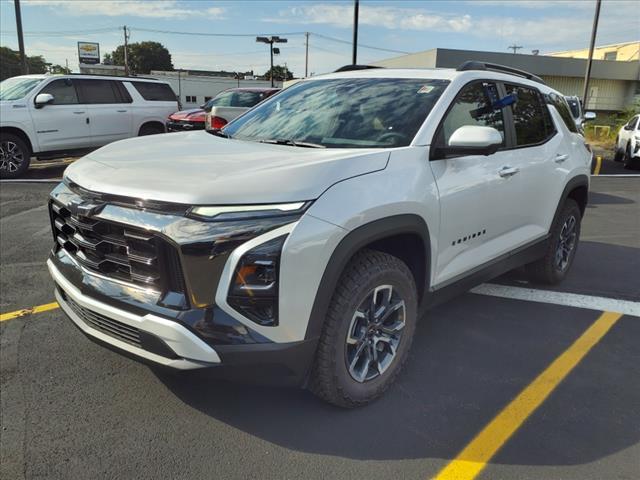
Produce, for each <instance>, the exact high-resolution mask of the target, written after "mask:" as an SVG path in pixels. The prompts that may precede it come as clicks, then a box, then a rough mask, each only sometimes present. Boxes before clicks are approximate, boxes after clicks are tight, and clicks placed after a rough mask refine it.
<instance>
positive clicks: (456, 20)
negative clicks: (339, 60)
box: [263, 3, 471, 32]
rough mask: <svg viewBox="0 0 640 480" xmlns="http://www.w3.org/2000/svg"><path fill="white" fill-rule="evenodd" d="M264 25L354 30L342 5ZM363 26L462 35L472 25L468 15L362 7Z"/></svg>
mask: <svg viewBox="0 0 640 480" xmlns="http://www.w3.org/2000/svg"><path fill="white" fill-rule="evenodd" d="M263 21H265V22H273V23H302V24H325V25H333V26H336V27H343V28H351V26H352V25H353V6H351V5H339V4H328V3H327V4H323V3H320V4H315V5H305V6H301V7H291V8H288V9H285V10H281V11H280V12H279V14H278V16H276V17H269V18H264V19H263ZM359 22H360V25H369V26H375V27H384V28H388V29H397V28H401V29H405V30H436V31H451V32H460V31H466V30H468V29H469V27H470V25H471V17H470V16H469V15H458V14H455V15H453V14H452V15H443V14H441V13H434V12H431V11H428V10H424V9H415V8H400V7H387V6H371V5H361V6H360V13H359Z"/></svg>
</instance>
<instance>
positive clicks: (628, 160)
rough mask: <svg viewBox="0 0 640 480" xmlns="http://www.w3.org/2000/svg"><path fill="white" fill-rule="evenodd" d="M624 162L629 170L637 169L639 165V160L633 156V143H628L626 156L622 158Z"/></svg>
mask: <svg viewBox="0 0 640 480" xmlns="http://www.w3.org/2000/svg"><path fill="white" fill-rule="evenodd" d="M622 161H623V162H624V163H623V164H624V168H626V169H628V170H635V169H636V168H637V167H638V163H640V162H638V161H637V160H635V159H634V158H633V156H632V155H631V143H628V144H627V148H626V149H625V151H624V157H623V160H622Z"/></svg>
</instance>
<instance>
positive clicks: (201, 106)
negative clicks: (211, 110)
mask: <svg viewBox="0 0 640 480" xmlns="http://www.w3.org/2000/svg"><path fill="white" fill-rule="evenodd" d="M205 105H206V103H203V104H202V105H200V106H199V107H198V108H201V109H204V107H205Z"/></svg>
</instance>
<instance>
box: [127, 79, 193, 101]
mask: <svg viewBox="0 0 640 480" xmlns="http://www.w3.org/2000/svg"><path fill="white" fill-rule="evenodd" d="M131 85H133V87H134V88H135V89H136V90H137V91H138V93H139V94H140V95H142V98H144V99H145V100H148V101H152V102H175V100H176V94H175V93H173V90H172V89H171V87H170V86H169V85H168V84H166V83H155V82H131ZM189 98H193V102H194V103H195V101H196V97H189V96H187V102H188V103H190V101H189Z"/></svg>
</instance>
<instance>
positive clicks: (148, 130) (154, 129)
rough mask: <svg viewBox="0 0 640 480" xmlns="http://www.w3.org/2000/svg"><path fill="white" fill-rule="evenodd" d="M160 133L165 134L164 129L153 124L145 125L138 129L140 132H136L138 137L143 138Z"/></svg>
mask: <svg viewBox="0 0 640 480" xmlns="http://www.w3.org/2000/svg"><path fill="white" fill-rule="evenodd" d="M160 133H165V129H164V127H161V126H160V125H157V124H155V123H147V124H145V125H143V126H142V127H140V132H138V136H139V137H144V136H147V135H158V134H160Z"/></svg>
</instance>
